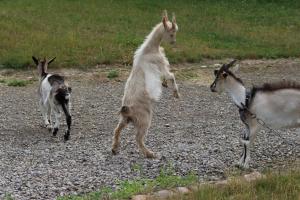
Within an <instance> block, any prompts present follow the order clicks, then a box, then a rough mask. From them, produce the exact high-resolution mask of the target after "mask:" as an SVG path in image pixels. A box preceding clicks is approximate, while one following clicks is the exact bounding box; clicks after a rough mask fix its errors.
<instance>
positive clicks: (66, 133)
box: [64, 131, 70, 142]
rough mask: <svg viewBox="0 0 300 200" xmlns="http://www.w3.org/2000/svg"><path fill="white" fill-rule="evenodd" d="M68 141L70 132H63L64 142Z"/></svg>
mask: <svg viewBox="0 0 300 200" xmlns="http://www.w3.org/2000/svg"><path fill="white" fill-rule="evenodd" d="M69 139H70V132H69V131H66V132H65V135H64V141H65V142H66V141H68V140H69Z"/></svg>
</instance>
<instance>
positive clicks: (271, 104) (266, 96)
mask: <svg viewBox="0 0 300 200" xmlns="http://www.w3.org/2000/svg"><path fill="white" fill-rule="evenodd" d="M234 63H235V61H232V62H230V63H229V64H224V65H223V66H222V67H221V68H220V69H219V70H215V80H214V82H213V84H212V85H211V87H210V88H211V91H212V92H219V93H220V92H222V91H226V92H227V93H228V94H229V95H230V96H231V97H232V99H233V101H234V103H235V105H236V106H237V107H238V108H239V112H240V118H241V120H242V121H243V123H244V124H245V125H246V131H245V133H244V136H243V140H241V141H242V143H243V146H244V148H243V154H242V157H241V158H240V161H239V165H240V166H241V167H245V168H248V167H249V160H250V150H249V148H250V145H251V144H252V142H253V140H254V138H255V136H256V133H257V132H258V131H259V129H260V128H262V126H263V125H265V126H267V127H272V128H292V127H294V128H295V127H300V84H297V83H295V82H290V81H284V82H278V83H271V84H268V83H266V84H263V85H262V86H260V87H253V88H252V89H251V90H250V91H249V92H246V88H245V86H244V84H243V82H242V81H241V79H239V78H237V77H236V76H235V75H234V74H233V72H234V70H237V68H238V67H237V66H235V67H233V65H234ZM231 67H232V69H233V70H230V68H231Z"/></svg>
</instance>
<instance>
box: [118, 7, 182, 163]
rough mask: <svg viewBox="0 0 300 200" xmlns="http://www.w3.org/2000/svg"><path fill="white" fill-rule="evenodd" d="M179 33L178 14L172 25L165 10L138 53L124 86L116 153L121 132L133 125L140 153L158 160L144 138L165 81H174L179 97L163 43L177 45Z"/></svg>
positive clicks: (176, 94)
mask: <svg viewBox="0 0 300 200" xmlns="http://www.w3.org/2000/svg"><path fill="white" fill-rule="evenodd" d="M177 30H178V26H177V24H176V20H175V15H174V14H173V19H172V22H170V21H168V16H167V13H166V11H165V12H164V15H163V18H162V22H161V23H159V24H157V25H156V26H155V27H154V28H153V30H152V31H151V33H150V34H149V35H148V36H147V38H146V39H145V41H144V43H143V44H142V45H141V46H140V47H139V48H138V50H137V51H136V52H135V55H134V61H133V68H132V71H131V74H130V76H129V78H128V80H127V82H126V85H125V91H124V96H123V100H122V108H121V110H120V115H121V118H120V121H119V124H118V126H117V128H116V129H115V131H114V137H113V144H112V152H113V154H116V153H117V151H118V148H119V146H120V134H121V131H122V129H123V128H124V127H126V125H127V124H128V123H130V122H131V123H132V124H133V125H134V127H135V128H136V129H137V133H136V142H137V144H138V147H139V149H140V150H141V152H142V153H143V154H144V155H145V156H146V157H147V158H154V157H155V156H154V153H153V152H151V151H149V150H148V149H147V148H146V147H145V145H144V137H145V135H146V134H147V131H148V128H149V127H150V124H151V118H152V108H153V103H154V102H155V101H158V100H159V98H160V96H161V92H162V88H161V87H162V84H163V85H164V86H166V83H165V82H164V83H162V78H164V79H166V80H171V82H172V85H173V89H174V90H173V95H174V97H176V98H179V94H178V87H177V84H176V81H175V77H174V74H173V73H171V72H170V70H169V61H168V59H167V58H166V56H165V54H164V51H163V48H162V47H160V44H161V42H162V41H166V42H169V43H171V44H173V43H175V42H176V32H177Z"/></svg>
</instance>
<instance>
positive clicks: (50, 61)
mask: <svg viewBox="0 0 300 200" xmlns="http://www.w3.org/2000/svg"><path fill="white" fill-rule="evenodd" d="M55 58H56V57H54V58H52V59H51V60H49V61H48V65H49V64H50V63H52V62H53V61H54V60H55Z"/></svg>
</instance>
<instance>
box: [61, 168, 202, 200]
mask: <svg viewBox="0 0 300 200" xmlns="http://www.w3.org/2000/svg"><path fill="white" fill-rule="evenodd" d="M134 169H135V170H141V169H140V167H136V166H134ZM197 180H198V178H197V176H196V175H195V174H193V173H190V174H189V175H187V176H185V177H180V176H177V175H176V174H175V172H174V170H172V169H170V168H166V169H162V170H161V172H160V174H159V176H157V177H156V178H155V179H146V178H136V179H134V180H125V181H120V182H119V183H118V184H117V188H116V190H115V191H113V190H111V189H110V188H107V187H105V188H102V189H101V190H100V191H98V192H92V193H88V194H85V195H83V196H65V197H59V198H58V200H98V199H129V198H130V197H132V196H133V195H135V194H141V193H149V192H152V191H154V190H159V189H168V188H173V187H176V186H188V185H192V184H195V183H196V182H197Z"/></svg>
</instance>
